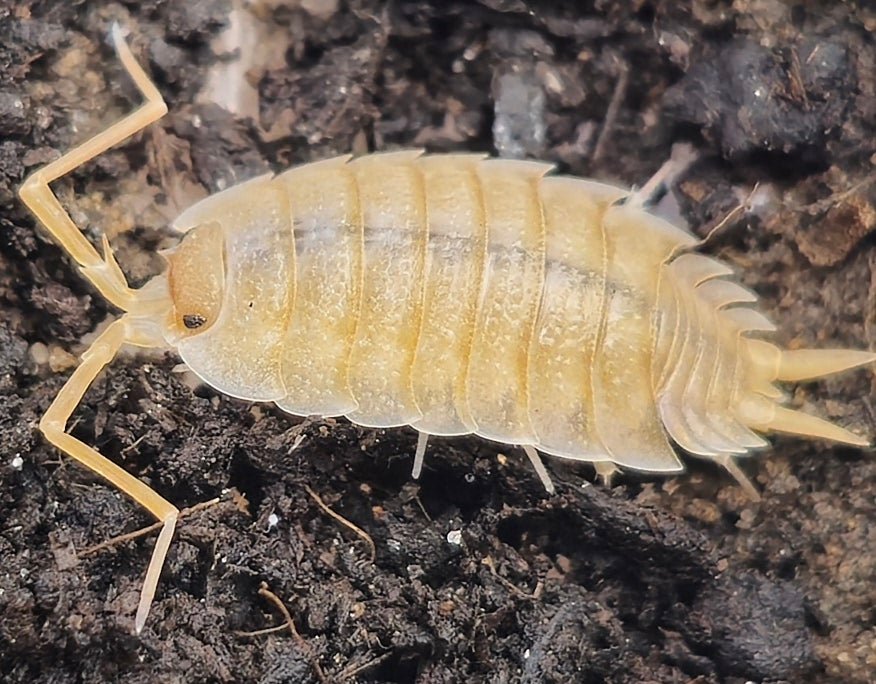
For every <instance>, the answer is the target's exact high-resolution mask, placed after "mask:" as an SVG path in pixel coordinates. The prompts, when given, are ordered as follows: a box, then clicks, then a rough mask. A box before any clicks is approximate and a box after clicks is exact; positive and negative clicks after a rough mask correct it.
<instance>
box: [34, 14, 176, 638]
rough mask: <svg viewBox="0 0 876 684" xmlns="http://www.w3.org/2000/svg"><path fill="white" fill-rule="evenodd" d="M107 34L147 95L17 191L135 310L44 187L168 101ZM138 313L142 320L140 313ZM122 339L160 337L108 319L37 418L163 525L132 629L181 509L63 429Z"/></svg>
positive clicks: (87, 269)
mask: <svg viewBox="0 0 876 684" xmlns="http://www.w3.org/2000/svg"><path fill="white" fill-rule="evenodd" d="M112 36H113V44H114V45H115V48H116V52H117V53H118V55H119V59H120V60H121V62H122V66H124V67H125V70H126V71H127V72H128V74H129V75H130V76H131V78H132V79H133V81H134V83H135V84H136V85H137V87H138V88H139V89H140V92H141V93H143V96H144V97H145V98H146V102H145V103H144V104H143V105H142V106H141V107H140V108H139V109H137V110H136V111H134V112H133V113H132V114H129V115H128V116H126V117H125V118H124V119H122V120H121V121H119V122H117V123H115V124H113V125H112V126H110V127H109V128H108V129H106V130H105V131H103V132H101V133H98V134H97V135H96V136H94V137H93V138H91V139H90V140H87V141H86V142H84V143H82V144H81V145H79V146H78V147H75V148H73V149H72V150H70V151H69V152H67V153H66V154H64V155H63V156H61V157H60V158H59V159H57V160H55V161H53V162H52V163H50V164H48V165H47V166H45V167H44V168H42V169H39V170H38V171H36V172H34V173H33V174H32V175H31V176H30V177H29V178H28V179H27V180H26V181H25V182H24V185H22V187H21V189H20V190H19V195H20V196H21V199H22V200H23V201H24V203H25V204H26V205H27V206H28V208H29V209H30V210H31V211H32V212H33V213H34V214H35V215H36V217H37V218H38V219H39V220H40V221H41V222H42V224H43V225H44V226H45V227H46V228H47V229H48V231H49V232H50V233H51V234H52V237H54V238H55V240H56V241H57V243H58V244H59V245H60V246H61V247H62V248H63V249H64V250H65V251H66V252H67V253H68V254H69V255H70V256H71V257H72V258H73V259H74V260H75V261H76V263H77V264H79V267H80V268H81V270H82V273H83V274H84V275H85V277H86V278H88V279H89V280H90V281H91V282H92V283H93V284H94V286H95V287H96V288H97V289H98V290H99V291H100V293H101V294H102V295H103V296H104V297H106V298H107V299H108V300H109V301H110V302H112V303H113V304H115V305H116V306H117V307H119V308H120V309H122V310H123V311H132V310H133V312H134V313H136V309H137V305H138V304H139V303H141V302H142V301H144V300H141V299H140V296H138V292H137V291H136V290H132V289H131V288H130V287H128V284H127V282H126V281H125V277H124V275H123V274H122V271H121V269H120V268H119V267H118V264H116V262H115V259H114V258H113V256H112V253H111V252H110V250H109V245H108V243H107V240H106V237H105V236H104V238H103V245H104V251H105V256H104V258H101V257H100V255H99V254H98V253H97V250H95V249H94V247H93V246H92V245H91V243H90V242H89V241H88V240H87V239H86V238H85V236H84V235H82V233H81V232H80V231H79V229H78V228H77V227H76V224H75V223H73V219H71V218H70V215H69V214H68V213H67V212H66V211H65V210H64V208H63V207H62V206H61V203H60V202H59V201H58V198H57V197H55V195H54V193H52V191H51V189H50V188H49V183H51V182H52V181H54V180H56V179H57V178H60V177H61V176H63V175H64V174H66V173H69V172H70V171H72V170H73V169H75V168H77V167H78V166H81V165H82V164H84V163H85V162H87V161H88V160H89V159H92V158H94V157H96V156H97V155H99V154H101V153H102V152H104V151H106V150H107V149H109V148H110V147H112V146H113V145H116V144H118V143H120V142H122V141H123V140H125V139H126V138H128V137H130V136H132V135H133V134H134V133H136V132H138V131H139V130H141V129H142V128H144V127H146V126H148V125H149V124H150V123H152V122H154V121H156V120H157V119H159V118H161V116H162V115H164V114H165V113H166V112H167V106H166V105H165V104H164V100H162V99H161V95H160V94H159V92H158V89H157V88H156V87H155V86H154V85H153V84H152V82H151V81H150V80H149V77H148V76H147V75H146V72H145V71H143V68H142V67H141V66H140V65H139V64H137V62H136V60H135V59H134V56H133V55H132V54H131V50H130V49H129V48H128V46H127V45H126V44H125V41H124V38H123V36H122V31H121V29H120V28H119V26H118V25H114V26H113V31H112ZM140 320H141V322H142V319H140ZM125 343H129V344H135V345H139V346H155V345H156V344H158V343H160V341H158V340H155V339H153V338H152V337H151V335H150V333H149V332H148V328H143V327H142V325H138V319H136V318H134V317H131V316H123V317H122V318H120V319H119V320H117V321H115V322H114V323H112V324H111V325H110V326H109V327H108V328H107V329H106V330H104V332H103V333H102V334H101V335H100V336H99V337H98V338H97V340H95V342H94V344H92V345H91V347H89V348H88V350H87V351H86V352H85V353H84V354H83V355H82V363H81V364H80V365H79V367H78V368H77V369H76V370H75V371H73V375H71V376H70V378H69V379H68V380H67V382H66V383H65V384H64V386H63V387H62V388H61V391H60V392H59V393H58V396H57V397H55V400H54V401H53V402H52V405H51V406H49V409H48V411H46V413H45V415H44V416H43V417H42V419H41V420H40V430H41V431H42V432H43V434H44V435H45V436H46V439H47V440H48V441H49V442H51V443H52V444H54V445H55V446H56V447H57V448H58V449H60V450H61V451H63V452H64V453H65V454H67V455H68V456H70V457H71V458H74V459H76V460H77V461H79V462H80V463H81V464H82V465H84V466H85V467H86V468H88V469H89V470H91V471H93V472H95V473H97V474H98V475H100V476H101V477H103V478H105V479H106V480H108V481H109V482H110V483H112V484H113V485H115V486H116V487H118V488H119V489H120V490H121V491H122V492H124V493H125V494H127V495H128V496H130V497H131V498H132V499H133V500H134V501H136V502H137V503H138V504H140V505H141V506H143V507H144V508H146V509H147V510H148V511H149V512H150V513H151V514H152V515H154V516H155V517H156V518H158V520H159V521H160V522H162V523H163V524H164V526H163V527H162V529H161V532H160V534H159V535H158V541H157V542H156V543H155V550H154V551H153V553H152V560H151V561H150V562H149V567H148V568H147V570H146V579H145V581H144V583H143V589H142V591H141V594H140V604H139V606H138V607H137V616H136V618H135V620H134V627H135V630H136V631H137V633H139V632H140V631H141V630H142V629H143V625H144V623H145V622H146V616H147V615H148V614H149V608H150V606H151V605H152V599H153V598H154V596H155V588H156V586H157V584H158V576H159V574H160V573H161V568H162V566H163V565H164V559H165V556H166V555H167V550H168V548H169V547H170V541H171V539H172V538H173V531H174V528H175V526H176V521H177V518H178V516H179V510H178V509H177V508H176V507H175V506H174V505H173V504H171V503H170V502H169V501H166V500H165V499H164V498H162V497H161V496H160V495H159V494H158V493H157V492H155V491H154V490H153V489H152V488H150V487H149V486H147V485H145V484H144V483H142V482H140V481H139V480H137V479H136V478H135V477H134V476H132V475H131V474H130V473H127V472H125V470H123V469H122V468H120V467H119V466H117V465H116V464H115V463H113V462H112V461H110V460H109V459H108V458H106V457H105V456H102V455H101V454H100V453H98V452H97V451H96V450H95V449H93V448H92V447H90V446H88V445H87V444H85V443H84V442H81V441H80V440H78V439H76V438H75V437H73V436H72V435H69V434H67V431H66V427H67V421H68V420H69V419H70V415H71V414H72V413H73V411H74V410H75V409H76V407H77V406H78V405H79V402H80V401H82V397H83V396H84V395H85V392H86V391H87V390H88V387H89V385H90V384H91V383H92V382H93V381H94V379H95V378H96V377H97V375H98V373H100V371H101V370H103V368H104V366H106V365H107V364H108V363H109V362H110V361H112V359H113V358H114V357H115V355H116V353H117V352H118V350H119V348H120V347H121V346H122V345H123V344H125Z"/></svg>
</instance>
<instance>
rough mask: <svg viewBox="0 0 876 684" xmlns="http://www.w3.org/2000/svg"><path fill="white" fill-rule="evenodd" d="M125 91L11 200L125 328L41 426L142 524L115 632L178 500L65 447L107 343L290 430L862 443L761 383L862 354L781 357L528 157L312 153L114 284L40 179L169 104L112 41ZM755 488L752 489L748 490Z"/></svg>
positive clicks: (739, 292) (617, 446) (730, 294)
mask: <svg viewBox="0 0 876 684" xmlns="http://www.w3.org/2000/svg"><path fill="white" fill-rule="evenodd" d="M113 41H114V43H115V47H116V51H117V52H118V55H119V59H120V60H121V63H122V65H123V66H124V68H125V69H126V71H127V72H128V74H129V75H130V77H131V78H132V79H133V81H134V83H135V84H136V85H137V87H138V88H139V90H140V92H141V93H142V95H143V96H144V98H145V104H143V105H142V106H141V107H140V108H139V109H137V110H136V111H134V112H133V113H131V114H129V115H128V116H127V117H125V118H124V119H122V120H121V121H119V122H117V123H116V124H114V125H112V126H111V127H109V128H108V129H106V130H105V131H103V132H101V133H100V134H98V135H97V136H95V137H94V138H92V139H90V140H88V141H87V142H85V143H84V144H82V145H80V146H78V147H76V148H74V149H73V150H71V151H69V152H67V153H66V154H65V155H63V156H62V157H61V158H59V159H58V160H56V161H54V162H52V163H50V164H48V165H47V166H45V167H44V168H42V169H40V170H38V171H36V172H35V173H33V174H32V175H31V176H30V177H29V178H28V179H27V180H26V181H25V182H24V184H23V186H22V187H21V190H20V195H21V198H22V200H23V201H24V202H25V204H26V205H27V206H28V207H29V208H30V210H31V211H32V212H33V213H34V214H35V216H36V217H37V218H38V219H39V220H40V221H41V222H42V224H43V225H44V226H45V227H46V228H47V229H48V230H49V232H50V233H51V234H52V236H53V237H54V239H55V240H56V241H57V242H58V243H59V244H60V246H61V247H62V248H63V249H64V250H65V251H66V252H67V253H68V254H69V256H70V257H72V259H73V260H74V261H75V262H76V263H77V264H78V266H79V268H80V270H81V272H82V274H83V275H84V276H85V278H87V279H88V280H89V281H90V282H91V283H92V284H93V286H94V287H95V288H96V289H97V290H98V291H99V292H100V293H101V295H103V296H104V297H105V298H106V299H107V300H108V301H109V302H110V303H112V304H113V305H114V306H116V307H118V308H119V309H120V310H122V311H123V312H124V314H123V315H122V316H121V317H120V318H119V319H117V320H116V321H115V322H113V323H112V324H111V325H110V326H109V327H108V328H107V329H106V330H105V331H104V332H103V333H102V334H101V335H100V336H99V337H98V338H97V340H96V341H95V342H94V343H93V344H92V345H91V347H90V348H89V349H88V350H87V351H86V352H85V353H84V354H83V356H82V362H81V365H79V367H78V368H77V369H76V370H75V371H74V372H73V374H72V376H71V377H70V378H69V380H68V381H67V382H66V384H65V385H64V387H63V388H62V389H61V391H60V392H59V394H58V396H57V397H56V399H55V400H54V402H53V403H52V405H51V406H50V407H49V409H48V410H47V411H46V413H45V415H44V416H43V418H42V420H41V421H40V429H41V430H42V432H43V433H44V434H45V436H46V438H47V439H48V440H49V441H50V442H51V443H52V444H54V445H55V446H56V447H58V448H59V449H60V450H61V451H63V452H64V453H66V454H68V455H69V456H71V457H72V458H74V459H76V460H77V461H79V462H80V463H82V464H83V465H84V466H86V467H87V468H90V469H91V470H92V471H94V472H96V473H98V474H100V475H102V476H103V477H104V478H106V479H107V480H109V481H110V482H111V483H112V484H113V485H115V486H116V487H118V488H119V489H120V490H121V491H122V492H124V493H125V494H127V495H129V496H130V497H131V498H133V499H134V500H135V501H136V502H137V503H139V504H141V505H142V506H144V507H145V508H146V509H148V510H149V511H150V513H152V514H153V515H154V516H155V517H156V518H157V519H158V520H159V521H161V522H162V523H163V527H162V529H161V532H160V534H159V537H158V540H157V542H156V545H155V549H154V551H153V555H152V559H151V561H150V563H149V566H148V569H147V572H146V578H145V581H144V584H143V588H142V592H141V597H140V602H139V605H138V608H137V614H136V617H135V622H134V625H135V629H136V631H137V632H138V633H139V632H140V631H141V630H142V628H143V625H144V623H145V621H146V618H147V615H148V613H149V609H150V606H151V603H152V600H153V597H154V593H155V589H156V585H157V582H158V576H159V573H160V571H161V568H162V565H163V563H164V559H165V556H166V554H167V550H168V547H169V545H170V542H171V538H172V536H173V532H174V527H175V524H176V521H177V517H178V509H177V508H176V507H175V506H174V505H172V504H171V503H170V502H168V501H166V500H165V499H164V498H162V497H161V496H160V495H159V494H158V493H156V492H155V491H154V490H152V489H151V488H150V487H148V486H147V485H145V484H143V483H142V482H140V481H138V480H137V479H135V478H134V477H133V476H131V475H130V474H128V473H127V472H125V471H124V470H123V469H122V468H120V467H119V466H117V465H116V464H114V463H113V462H111V461H109V460H108V459H106V458H105V457H103V456H101V455H100V454H99V453H98V452H97V451H96V450H94V449H93V448H91V447H90V446H88V445H86V444H85V443H83V442H81V441H79V440H78V439H76V438H75V437H73V436H71V435H69V434H67V433H66V431H65V430H66V425H67V422H68V419H69V417H70V415H71V413H72V412H73V410H74V409H75V407H76V406H77V405H78V403H79V402H80V401H81V399H82V397H83V395H84V393H85V391H86V390H87V388H88V386H89V385H90V384H91V382H92V381H93V380H94V379H95V377H96V376H97V375H98V373H99V372H100V371H101V369H103V367H104V366H105V365H107V364H108V363H109V362H110V361H111V360H112V359H113V358H114V357H115V355H116V353H117V352H118V350H119V348H120V347H121V346H122V345H123V344H131V345H136V346H141V347H170V348H173V349H175V350H176V351H177V352H178V353H179V355H180V356H181V358H182V359H183V361H184V362H185V363H186V364H187V365H188V367H189V368H191V369H192V371H194V372H195V373H196V374H197V375H198V376H200V378H201V379H203V381H204V382H206V383H207V384H209V385H211V386H213V387H214V388H216V389H217V390H219V391H221V392H223V393H225V394H227V395H230V396H232V397H239V398H242V399H247V400H252V401H263V402H273V403H275V404H276V405H277V406H278V407H279V408H280V409H282V410H283V411H286V412H288V413H291V414H296V415H311V414H319V415H322V416H346V417H347V418H349V419H350V420H351V421H353V422H355V423H357V424H359V425H363V426H368V427H376V428H391V427H397V426H403V425H411V426H413V427H414V428H415V429H416V430H418V431H419V440H418V444H417V449H416V454H415V458H414V476H415V477H416V476H418V475H419V473H420V470H421V466H422V462H423V457H424V454H425V450H426V441H427V438H428V435H464V434H470V433H474V434H476V435H479V436H482V437H485V438H487V439H490V440H494V441H497V442H501V443H504V444H509V445H516V446H520V447H522V448H523V450H524V451H525V452H526V454H527V455H528V457H529V458H530V460H531V461H532V463H533V464H534V465H535V467H536V468H537V470H538V473H539V475H540V477H541V479H542V481H543V482H544V484H545V486H546V487H547V488H548V489H549V490H552V485H551V482H550V478H549V477H548V475H547V472H546V470H545V469H544V467H543V465H542V463H541V461H540V459H539V455H538V452H543V453H546V454H550V455H552V456H557V457H561V458H566V459H572V460H577V461H588V462H592V463H594V464H595V466H596V467H597V470H598V471H599V472H601V473H603V474H608V473H609V472H611V471H612V470H613V469H614V468H615V467H617V466H619V467H624V468H632V469H636V470H642V471H647V472H660V473H668V472H676V471H679V470H681V469H682V464H681V462H680V461H679V458H678V456H677V455H676V452H675V451H674V450H673V448H672V446H671V443H670V439H671V440H672V441H674V442H675V443H676V444H677V445H678V446H679V447H681V449H683V450H684V451H686V452H688V453H691V454H695V455H698V456H701V457H704V458H707V459H711V460H713V461H716V462H718V463H720V464H723V465H724V466H725V467H726V468H728V469H729V470H730V471H731V473H733V474H734V476H736V477H737V479H739V481H740V482H741V483H742V484H743V486H745V487H746V488H747V489H749V490H750V491H752V492H753V491H754V489H753V486H752V485H751V484H750V483H749V482H748V481H747V480H746V479H745V477H744V475H743V474H742V473H741V471H740V470H739V468H738V467H737V465H736V462H735V460H734V459H735V458H736V457H737V456H739V455H743V454H746V453H748V452H749V451H751V450H753V449H757V448H761V447H764V446H766V445H767V442H766V441H765V439H764V438H763V436H762V434H763V433H768V432H786V433H792V434H798V435H807V436H811V437H820V438H825V439H830V440H834V441H836V442H842V443H845V444H851V445H855V446H864V445H866V444H867V442H866V441H865V440H864V439H862V438H860V437H858V436H856V435H855V434H853V433H851V432H849V431H847V430H845V429H843V428H841V427H839V426H836V425H833V424H832V423H829V422H827V421H825V420H822V419H820V418H817V417H814V416H811V415H807V414H804V413H800V412H797V411H793V410H790V409H788V408H786V407H784V406H782V403H783V400H784V395H783V393H782V392H781V391H779V390H778V389H777V388H776V386H775V384H774V383H775V382H776V381H800V380H807V379H811V378H815V377H820V376H823V375H827V374H830V373H834V372H837V371H841V370H845V369H849V368H853V367H856V366H861V365H864V364H869V363H872V362H873V361H874V360H876V354H873V353H869V352H864V351H852V350H843V349H836V350H821V351H816V350H799V351H787V350H782V349H779V348H778V347H777V346H775V345H773V344H771V343H770V342H768V341H766V340H764V339H762V336H761V337H753V336H751V333H768V332H770V331H772V330H774V327H773V325H772V324H771V323H770V322H769V320H767V319H766V318H765V317H764V316H763V315H762V314H761V313H759V312H758V311H757V310H756V309H755V308H753V307H752V306H751V305H752V304H753V303H754V302H755V300H756V297H755V296H754V295H753V294H752V293H751V292H750V291H748V290H746V289H745V288H743V287H741V286H740V285H738V284H737V283H736V282H734V281H733V279H732V272H731V269H729V268H728V267H727V266H725V265H724V264H722V263H720V262H718V261H716V260H714V259H711V258H709V257H706V256H702V255H699V254H696V253H694V252H693V250H694V249H695V248H696V247H697V246H698V244H699V242H698V240H697V239H696V238H695V237H694V236H693V235H692V234H691V233H689V232H687V231H685V230H682V229H680V228H678V227H676V226H673V225H671V224H670V223H668V222H666V221H664V220H662V219H660V218H657V217H655V216H653V215H651V214H649V213H648V212H647V211H645V210H644V208H642V207H641V206H640V204H639V203H638V202H637V201H636V198H635V196H634V195H632V194H631V193H630V191H628V190H624V189H620V188H616V187H613V186H610V185H605V184H601V183H596V182H593V181H588V180H583V179H578V178H572V177H561V176H555V175H549V171H550V170H551V167H550V166H549V165H546V164H542V163H535V162H524V161H505V160H489V159H486V158H485V157H484V156H482V155H463V154H449V155H422V154H421V152H419V151H403V152H392V153H383V154H371V155H366V156H363V157H360V158H358V159H351V158H350V157H348V156H344V157H337V158H334V159H328V160H326V161H322V162H317V163H312V164H307V165H304V166H299V167H296V168H293V169H291V170H289V171H286V172H285V173H281V174H280V175H277V176H270V175H269V176H261V177H259V178H255V179H253V180H250V181H248V182H245V183H242V184H240V185H237V186H235V187H232V188H229V189H227V190H224V191H222V192H220V193H218V194H215V195H213V196H211V197H208V198H206V199H204V200H202V201H200V202H198V203H197V204H195V205H194V206H192V207H190V208H189V209H187V210H186V211H184V212H183V213H182V215H180V216H179V217H178V218H177V220H176V221H175V222H174V224H173V227H174V228H175V229H176V230H177V231H179V232H180V233H181V234H182V236H181V239H180V241H179V244H178V245H177V246H176V247H175V248H173V249H172V250H170V251H168V252H167V253H165V257H166V259H167V269H166V271H165V272H164V273H162V274H160V275H158V276H156V277H154V278H153V279H152V280H150V281H149V282H148V283H147V284H146V285H144V286H143V287H142V288H140V289H132V288H130V287H129V286H128V284H127V282H126V280H125V276H124V275H123V273H122V271H121V269H120V268H119V266H118V264H117V263H116V261H115V258H114V257H113V254H112V252H111V250H110V247H109V244H108V241H107V239H106V238H105V237H104V239H103V251H104V255H103V257H101V256H100V255H99V253H98V252H97V251H96V250H95V249H94V247H93V246H92V245H91V243H90V242H89V241H88V240H87V239H86V238H85V237H84V236H83V235H82V233H81V232H80V231H79V229H78V228H77V227H76V225H75V224H74V223H73V220H72V219H71V218H70V216H69V215H68V214H67V213H66V211H65V210H64V209H63V208H62V207H61V204H60V203H59V201H58V200H57V198H56V197H55V195H54V194H53V193H52V191H51V190H50V188H49V184H50V183H51V182H52V181H54V180H55V179H57V178H59V177H61V176H63V175H65V174H67V173H68V172H70V171H71V170H73V169H74V168H76V167H78V166H80V165H81V164H83V163H85V162H86V161H88V160H89V159H91V158H93V157H95V156H97V155H99V154H101V153H102V152H104V151H105V150H107V149H108V148H110V147H112V146H113V145H116V144H118V143H119V142H121V141H123V140H124V139H126V138H128V137H129V136H131V135H132V134H134V133H136V132H137V131H139V130H141V129H143V128H144V127H146V126H147V125H149V124H151V123H153V122H154V121H156V120H157V119H159V118H160V117H161V116H163V115H164V114H165V113H166V112H167V107H166V105H165V103H164V101H163V100H162V98H161V95H160V94H159V92H158V90H157V88H156V87H155V85H154V84H153V83H152V82H151V81H150V80H149V78H148V76H147V75H146V73H145V71H144V70H143V69H142V67H141V66H140V65H139V64H137V62H136V60H135V59H134V57H133V55H132V53H131V51H130V49H129V48H128V46H127V45H126V44H125V41H124V39H123V37H122V35H121V31H120V29H119V28H118V26H116V27H114V29H113ZM755 494H756V492H755Z"/></svg>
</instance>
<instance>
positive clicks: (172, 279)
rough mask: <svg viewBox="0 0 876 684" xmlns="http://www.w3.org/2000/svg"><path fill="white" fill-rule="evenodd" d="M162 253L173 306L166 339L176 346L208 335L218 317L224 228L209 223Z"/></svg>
mask: <svg viewBox="0 0 876 684" xmlns="http://www.w3.org/2000/svg"><path fill="white" fill-rule="evenodd" d="M162 254H163V256H164V257H165V259H166V260H167V262H168V266H167V274H166V275H167V282H168V286H169V290H170V297H171V300H172V304H173V307H172V312H171V313H170V315H169V320H167V322H166V325H167V327H168V330H167V332H166V333H165V337H166V339H167V340H168V342H171V343H172V344H173V343H175V342H176V341H178V340H181V339H184V338H187V337H191V336H193V335H198V334H200V333H203V332H205V331H206V330H208V329H209V328H210V327H211V326H212V325H213V323H215V322H216V320H217V319H218V318H219V313H220V309H221V307H222V296H223V291H224V285H225V266H224V264H225V259H224V240H223V235H222V227H221V225H220V224H218V223H207V224H204V225H201V226H197V227H196V228H192V229H191V230H190V231H189V232H188V233H186V235H185V237H184V238H183V239H182V241H181V242H180V243H179V245H177V246H176V247H174V248H173V249H169V250H166V251H164V252H163V253H162Z"/></svg>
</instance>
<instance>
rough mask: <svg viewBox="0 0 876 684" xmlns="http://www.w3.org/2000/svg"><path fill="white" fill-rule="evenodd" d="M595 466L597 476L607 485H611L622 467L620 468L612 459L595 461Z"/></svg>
mask: <svg viewBox="0 0 876 684" xmlns="http://www.w3.org/2000/svg"><path fill="white" fill-rule="evenodd" d="M593 468H594V469H595V470H596V477H598V478H599V479H600V480H601V481H602V484H603V485H605V486H606V487H611V481H612V480H613V479H614V476H615V475H617V474H618V473H619V472H620V468H618V467H617V466H616V465H615V464H614V463H613V462H612V461H594V462H593Z"/></svg>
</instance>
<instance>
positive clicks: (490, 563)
mask: <svg viewBox="0 0 876 684" xmlns="http://www.w3.org/2000/svg"><path fill="white" fill-rule="evenodd" d="M481 563H483V564H484V565H486V566H487V567H488V568H489V569H490V573H492V575H493V577H495V578H496V579H497V580H498V581H499V582H500V583H501V584H502V585H503V586H505V587H506V588H507V589H508V590H510V591H511V592H512V593H514V594H517V596H519V597H520V598H524V599H526V600H528V601H538V600H539V599H540V598H541V594H542V592H543V591H544V582H542V581H541V580H538V581H537V582H536V583H535V589H533V590H532V593H531V594H530V593H527V592H525V591H523V589H521V588H520V587H518V586H517V585H516V584H514V582H512V581H511V580H509V579H506V578H505V577H502V575H500V574H499V571H498V570H497V569H496V562H495V561H494V560H493V558H492V556H487V557H486V558H484V559H483V560H481Z"/></svg>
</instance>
